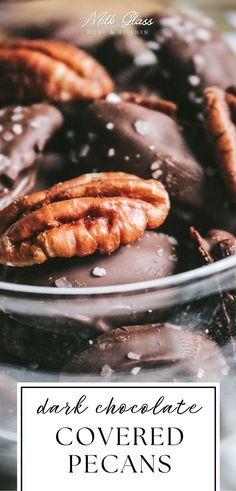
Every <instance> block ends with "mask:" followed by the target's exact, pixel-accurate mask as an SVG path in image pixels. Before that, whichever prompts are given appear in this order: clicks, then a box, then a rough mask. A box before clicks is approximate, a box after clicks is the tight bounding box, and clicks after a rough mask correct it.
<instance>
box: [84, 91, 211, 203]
mask: <svg viewBox="0 0 236 491" xmlns="http://www.w3.org/2000/svg"><path fill="white" fill-rule="evenodd" d="M136 97H137V96H136ZM141 99H142V100H143V98H141ZM148 100H149V101H150V98H148ZM117 101H118V99H117ZM163 106H164V108H163ZM170 107H171V106H170ZM164 112H167V106H166V103H165V102H163V103H162V108H159V110H158V111H157V110H153V109H148V108H147V107H144V106H143V105H142V103H138V104H137V103H134V101H133V102H132V103H131V102H124V101H118V102H117V103H115V99H114V102H111V99H110V97H109V96H108V97H107V100H99V101H95V102H92V103H91V104H89V106H88V108H87V110H86V111H85V113H84V117H83V122H82V123H81V122H80V127H82V130H81V135H80V140H79V138H78V140H79V144H78V150H77V159H78V162H79V164H80V165H85V166H86V167H87V168H88V169H91V170H92V169H93V168H97V169H98V170H99V171H100V170H101V171H103V170H105V171H107V170H112V171H121V170H122V171H124V172H133V173H134V174H137V175H138V176H140V177H142V178H145V179H149V178H154V179H158V180H160V181H161V182H162V184H163V185H164V186H165V187H166V189H167V191H168V193H169V194H170V196H171V197H173V198H175V199H176V200H177V201H180V202H182V203H185V204H190V205H191V206H200V205H202V201H203V198H204V196H203V195H204V192H205V175H204V169H203V168H202V166H201V164H199V162H198V160H197V158H195V156H194V154H193V153H192V151H191V148H190V146H189V145H188V143H187V141H186V140H185V138H184V134H183V131H181V128H180V127H179V125H178V123H177V122H176V121H175V120H174V119H173V117H169V116H167V114H164ZM168 112H169V106H168ZM171 112H172V111H171Z"/></svg>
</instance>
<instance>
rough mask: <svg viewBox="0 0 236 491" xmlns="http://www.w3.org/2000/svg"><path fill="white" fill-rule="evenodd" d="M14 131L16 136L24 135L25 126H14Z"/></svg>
mask: <svg viewBox="0 0 236 491" xmlns="http://www.w3.org/2000/svg"><path fill="white" fill-rule="evenodd" d="M12 131H13V133H14V134H15V135H22V133H23V126H22V125H21V124H13V126H12Z"/></svg>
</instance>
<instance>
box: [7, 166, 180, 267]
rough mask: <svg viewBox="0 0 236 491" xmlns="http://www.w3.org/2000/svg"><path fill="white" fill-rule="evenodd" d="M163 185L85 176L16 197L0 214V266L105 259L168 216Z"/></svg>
mask: <svg viewBox="0 0 236 491" xmlns="http://www.w3.org/2000/svg"><path fill="white" fill-rule="evenodd" d="M169 206H170V204H169V197H168V194H167V192H166V190H165V188H164V187H163V185H162V184H161V183H160V182H158V181H156V180H153V179H150V180H144V179H140V178H138V177H136V176H133V175H131V174H125V173H122V172H104V173H99V174H85V175H83V176H80V177H78V178H76V179H72V180H71V181H66V182H64V183H59V184H56V185H55V186H53V187H52V188H50V189H48V190H47V191H41V192H38V193H33V194H31V195H29V196H26V197H24V198H21V199H19V200H17V201H15V202H14V203H12V204H11V205H9V206H8V207H7V208H5V209H4V210H3V211H2V212H0V224H1V225H0V235H1V237H0V262H1V263H2V264H7V265H9V266H30V265H33V264H40V263H43V262H45V261H46V260H47V259H49V258H52V257H72V256H88V255H90V254H93V253H95V252H100V253H102V254H108V253H110V252H113V251H115V250H116V249H117V248H118V247H119V246H120V245H127V244H130V243H132V242H134V241H135V240H137V239H138V238H139V237H140V236H141V235H142V234H143V232H144V231H145V229H146V228H148V229H155V228H157V227H159V226H160V225H161V224H162V223H163V222H164V220H165V218H166V217H167V214H168V211H169Z"/></svg>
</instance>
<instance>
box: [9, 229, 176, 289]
mask: <svg viewBox="0 0 236 491" xmlns="http://www.w3.org/2000/svg"><path fill="white" fill-rule="evenodd" d="M176 245H177V243H176V241H175V239H173V237H169V236H168V235H164V234H158V233H156V232H151V231H150V232H145V233H144V234H143V236H142V237H141V238H140V239H138V240H137V241H136V242H135V243H134V244H132V245H130V246H123V247H120V248H119V249H118V250H117V251H115V252H113V253H112V254H110V255H98V254H96V255H93V256H88V257H83V258H79V257H78V258H72V259H55V260H54V259H52V260H50V261H48V262H46V263H45V264H42V265H40V266H32V267H29V268H11V267H2V269H1V277H2V279H4V280H5V281H10V282H13V283H23V284H30V285H38V286H57V287H58V288H60V287H68V286H69V287H99V286H107V285H119V284H126V283H136V282H139V281H145V280H153V279H157V278H161V277H164V276H169V275H171V274H173V273H174V272H175V269H176V267H177V256H176V252H177V251H176ZM95 268H102V269H104V270H105V275H104V276H95V274H93V271H94V270H95ZM95 273H96V271H95ZM98 273H99V271H98Z"/></svg>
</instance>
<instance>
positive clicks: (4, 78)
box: [0, 39, 113, 102]
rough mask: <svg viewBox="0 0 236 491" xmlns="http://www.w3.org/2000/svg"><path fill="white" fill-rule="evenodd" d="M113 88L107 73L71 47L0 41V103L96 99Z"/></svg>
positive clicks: (22, 41)
mask: <svg viewBox="0 0 236 491" xmlns="http://www.w3.org/2000/svg"><path fill="white" fill-rule="evenodd" d="M112 88H113V83H112V81H111V79H110V77H109V75H108V74H107V72H106V70H105V69H104V68H103V67H102V66H101V65H100V64H99V63H98V62H96V60H94V59H93V58H92V57H91V56H89V55H88V54H86V53H85V52H83V51H82V50H80V49H78V48H76V47H75V46H72V45H70V44H66V43H62V42H59V41H49V40H24V39H22V40H21V39H19V40H4V41H1V42H0V101H2V102H8V101H11V102H14V101H27V102H28V101H41V100H53V101H70V100H73V99H79V98H82V99H84V98H87V99H97V98H100V97H103V96H104V95H106V94H107V93H108V92H110V91H111V90H112Z"/></svg>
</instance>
